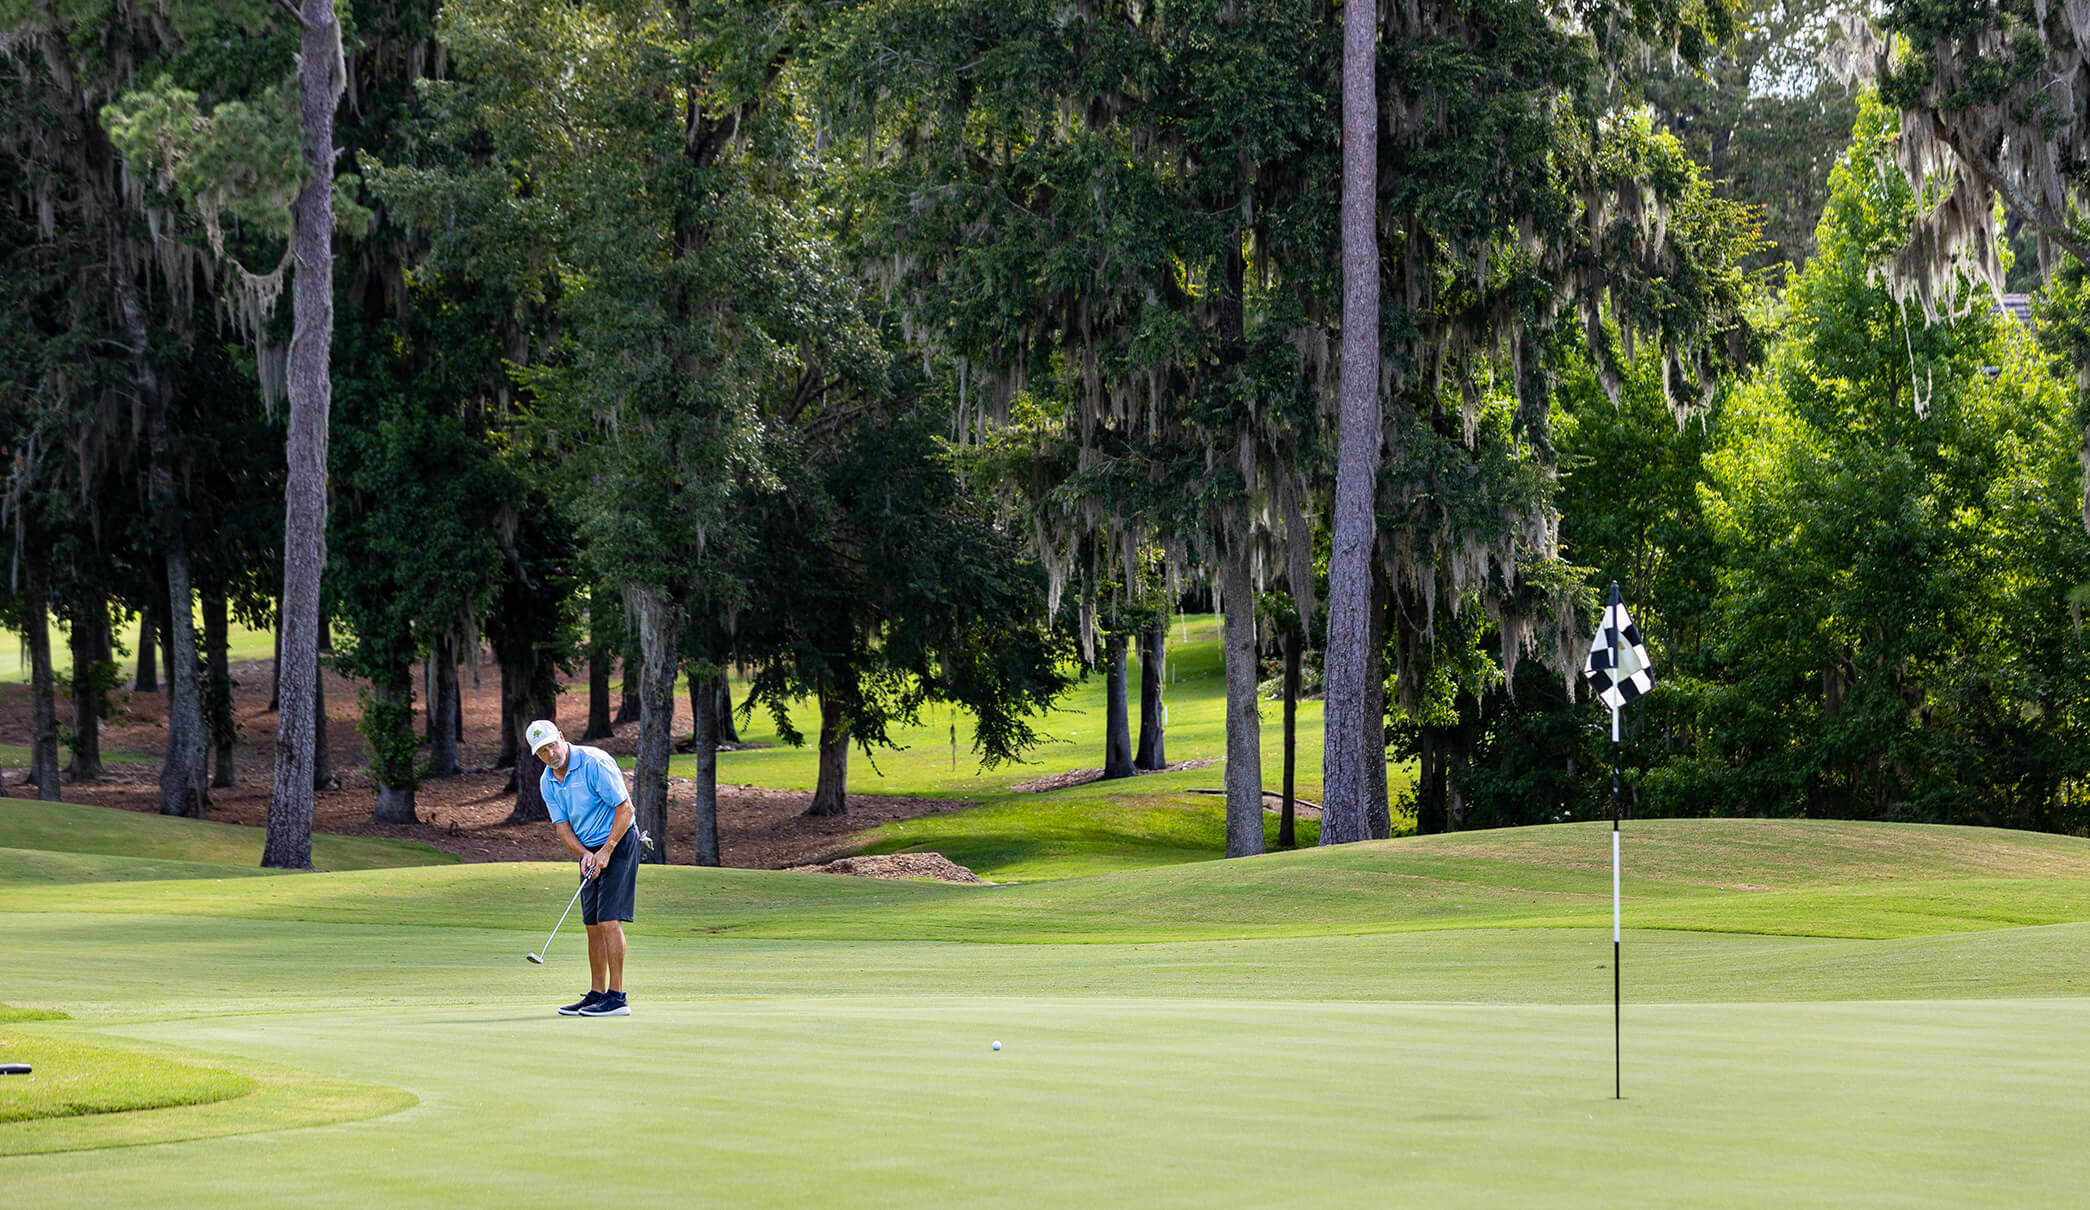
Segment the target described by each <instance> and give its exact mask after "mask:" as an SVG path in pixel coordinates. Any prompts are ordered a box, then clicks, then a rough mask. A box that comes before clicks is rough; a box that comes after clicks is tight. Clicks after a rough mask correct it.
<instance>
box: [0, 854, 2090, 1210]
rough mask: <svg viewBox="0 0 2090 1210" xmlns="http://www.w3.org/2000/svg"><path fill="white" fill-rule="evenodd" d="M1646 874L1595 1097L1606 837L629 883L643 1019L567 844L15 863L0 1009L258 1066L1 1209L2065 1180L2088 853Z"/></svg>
mask: <svg viewBox="0 0 2090 1210" xmlns="http://www.w3.org/2000/svg"><path fill="white" fill-rule="evenodd" d="M1584 850H1589V851H1588V852H1585V851H1584ZM1628 854H1629V856H1628V861H1629V866H1628V870H1629V877H1628V882H1627V890H1628V896H1629V898H1628V917H1627V919H1628V922H1629V923H1637V924H1644V925H1653V924H1660V925H1662V927H1654V928H1635V929H1630V930H1629V931H1628V932H1627V934H1626V937H1625V948H1624V954H1625V961H1624V986H1625V1015H1624V1062H1623V1080H1624V1088H1625V1094H1626V1095H1625V1099H1624V1100H1622V1101H1619V1100H1614V1099H1612V1096H1611V1092H1612V1079H1613V1068H1612V1015H1611V1004H1610V998H1611V987H1612V974H1613V972H1612V969H1611V945H1610V929H1609V904H1608V894H1607V893H1608V888H1609V877H1608V856H1609V844H1608V837H1604V836H1601V835H1599V833H1598V832H1597V831H1596V830H1593V829H1589V828H1581V827H1564V828H1548V829H1531V830H1527V831H1521V832H1506V833H1491V834H1482V835H1477V836H1470V837H1435V838H1427V839H1423V840H1417V841H1404V842H1394V843H1392V844H1388V845H1383V846H1369V845H1360V846H1346V847H1344V848H1342V849H1339V850H1329V851H1326V852H1312V853H1296V854H1284V855H1274V856H1272V857H1270V858H1264V859H1257V860H1255V861H1245V862H1212V863H1202V864H1195V865H1188V866H1171V867H1166V868H1163V869H1156V870H1149V871H1143V872H1134V873H1119V874H1109V875H1101V876H1097V877H1093V878H1082V879H1070V880H1066V881H1063V882H1056V883H1038V884H1030V885H1019V886H1004V887H987V888H977V887H955V886H941V885H929V884H919V885H908V884H880V883H875V882H869V881H863V880H850V879H839V878H830V877H825V876H818V875H796V876H793V875H781V874H758V873H752V872H745V871H698V870H687V869H683V870H649V871H647V873H646V874H645V876H644V877H645V881H644V883H643V884H642V890H641V909H642V915H641V920H640V921H639V923H638V925H636V926H635V927H634V929H633V938H632V953H631V979H630V986H631V991H632V996H633V1005H634V1015H633V1016H632V1017H630V1018H624V1019H609V1020H584V1019H568V1018H560V1017H557V1016H555V1015H553V1014H552V1013H551V1011H550V1008H551V1006H552V1005H554V1004H557V1003H560V1002H562V1001H564V1000H566V999H570V998H571V997H572V996H573V995H574V994H575V993H577V992H578V991H579V990H580V988H581V986H582V985H583V983H584V982H585V978H586V976H585V962H584V958H583V951H582V945H581V938H580V937H579V936H578V935H577V934H576V935H571V936H569V934H568V933H566V932H562V933H561V934H560V936H559V938H558V939H557V940H556V941H555V942H554V943H553V944H552V946H551V947H550V952H549V954H548V958H549V960H550V961H549V965H547V966H544V967H537V966H533V965H530V964H528V963H526V962H524V961H523V955H524V954H525V953H527V952H530V951H533V950H537V949H538V948H539V947H540V946H542V945H543V944H544V941H545V931H546V930H547V929H548V928H549V927H550V923H551V921H552V920H553V919H554V918H555V917H556V916H557V913H558V911H559V909H560V907H561V906H563V904H564V902H565V898H566V891H567V886H568V885H569V884H566V883H565V879H566V878H568V877H570V869H569V868H568V867H551V866H526V865H507V866H475V867H460V866H440V867H428V868H421V869H397V870H372V871H358V872H345V873H336V874H318V875H312V874H306V875H289V876H272V877H265V878H240V879H225V880H222V881H212V880H210V879H209V878H204V877H192V878H184V879H179V880H174V881H159V882H138V881H132V882H125V881H119V880H113V879H114V878H115V877H116V876H118V875H119V874H120V871H117V870H116V868H115V867H114V866H112V867H109V869H107V870H104V871H103V872H104V873H106V874H109V875H111V877H110V878H105V879H103V880H99V881H83V882H78V883H73V884H70V885H66V886H51V885H39V886H16V887H12V888H9V887H7V886H5V885H4V884H5V882H6V874H5V872H4V871H0V911H5V912H7V913H8V917H9V918H8V927H7V928H6V929H4V930H0V971H4V972H6V998H7V1000H8V1002H9V1003H11V1004H13V1005H16V1006H18V1007H20V1008H22V1009H30V1010H62V1011H64V1012H66V1013H68V1014H70V1016H71V1018H72V1019H70V1020H50V1021H40V1022H37V1023H36V1024H35V1025H33V1026H22V1027H16V1028H22V1029H34V1030H36V1031H38V1032H39V1033H40V1034H43V1035H47V1036H49V1037H52V1038H62V1039H68V1040H74V1041H78V1042H82V1043H85V1044H89V1045H102V1046H112V1047H118V1048H128V1047H146V1048H164V1049H156V1050H155V1053H158V1054H161V1055H163V1056H164V1057H167V1058H169V1059H172V1060H174V1061H177V1062H188V1063H215V1064H221V1065H222V1066H223V1067H224V1069H225V1070H228V1071H234V1072H239V1073H243V1074H247V1075H249V1076H250V1077H252V1078H255V1079H256V1080H257V1081H258V1083H259V1085H260V1087H258V1088H257V1090H256V1092H255V1093H253V1094H250V1095H248V1096H243V1097H236V1098H234V1099H232V1100H228V1101H223V1102H218V1103H217V1104H215V1105H212V1106H199V1107H193V1108H184V1109H167V1110H152V1111H148V1112H142V1113H132V1114H110V1115H99V1116H100V1117H102V1118H104V1119H106V1120H108V1121H110V1122H120V1123H128V1124H130V1125H129V1126H128V1127H127V1128H129V1129H135V1130H137V1131H139V1132H140V1133H139V1134H137V1135H135V1136H131V1137H118V1136H115V1135H111V1136H108V1137H104V1138H101V1139H88V1138H84V1137H82V1136H66V1137H65V1138H63V1139H61V1138H59V1137H58V1136H59V1135H60V1134H61V1133H62V1130H61V1128H62V1127H65V1126H66V1124H67V1123H74V1124H81V1123H86V1122H88V1121H90V1119H67V1120H65V1121H64V1122H53V1121H46V1122H36V1123H17V1124H13V1125H0V1152H6V1151H14V1152H25V1153H26V1152H32V1151H42V1152H45V1153H39V1154H14V1155H11V1156H7V1157H5V1158H0V1188H5V1189H6V1190H7V1197H6V1204H7V1205H8V1207H9V1210H16V1208H17V1207H21V1208H24V1210H27V1208H31V1207H46V1206H49V1207H59V1206H75V1205H85V1204H92V1205H96V1206H117V1207H122V1206H153V1207H166V1206H172V1207H182V1206H197V1207H206V1206H208V1207H213V1208H216V1207H221V1206H223V1205H225V1204H227V1202H229V1201H246V1202H255V1203H261V1204H298V1205H314V1206H357V1207H361V1206H366V1205H370V1204H373V1203H382V1204H396V1205H401V1206H409V1207H412V1206H454V1205H500V1206H521V1207H534V1206H545V1207H551V1206H567V1205H571V1204H573V1203H574V1202H575V1201H577V1200H582V1199H589V1198H600V1199H607V1200H613V1201H617V1202H621V1203H626V1204H645V1205H652V1204H662V1205H667V1204H672V1205H717V1206H735V1207H739V1206H792V1207H802V1206H807V1205H850V1206H872V1207H879V1206H895V1207H898V1206H908V1207H919V1206H921V1205H924V1204H933V1205H944V1204H961V1205H1007V1206H1024V1207H1032V1206H1046V1207H1057V1206H1067V1207H1076V1206H1079V1207H1093V1206H1118V1205H1133V1206H1185V1207H1188V1206H1200V1207H1209V1206H1214V1205H1286V1206H1330V1207H1335V1206H1344V1207H1348V1206H1358V1205H1372V1204H1393V1205H1414V1206H1432V1207H1438V1206H1443V1207H1468V1206H1471V1207H1484V1206H1485V1207H1497V1206H1503V1205H1546V1206H1548V1207H1553V1206H1560V1207H1584V1206H1587V1207H1598V1206H1603V1207H1607V1208H1608V1207H1616V1206H1620V1205H1630V1206H1636V1207H1640V1206H1676V1207H1730V1206H1731V1207H1752V1208H1753V1207H1761V1206H1765V1205H1843V1204H1856V1205H1871V1206H1939V1207H1945V1206H1952V1207H1959V1206H1967V1205H1999V1206H2003V1205H2007V1206H2011V1207H2046V1206H2055V1207H2059V1206H2079V1205H2080V1204H2081V1190H2082V1189H2084V1188H2086V1187H2090V1149H2085V1148H2084V1147H2083V1146H2082V1138H2083V1136H2082V1129H2083V1123H2084V1122H2085V1121H2086V1120H2090V1052H2085V1051H2084V1049H2083V1048H2082V1047H2081V1046H2080V1045H2078V1044H2077V1040H2078V1039H2080V1038H2081V1037H2082V1036H2083V1035H2084V1033H2085V1031H2086V1030H2090V896H2086V894H2085V890H2086V888H2090V841H2085V840H2082V839H2080V838H2068V837H2039V836H2025V835H2022V834H2014V833H1995V832H1984V831H1980V830H1974V829H1921V828H1890V827H1884V826H1880V825H1872V826H1869V827H1868V826H1866V825H1845V824H1836V825H1827V824H1822V825H1817V824H1800V825H1766V824H1761V823H1754V822H1751V823H1710V822H1705V821H1668V822H1665V823H1663V824H1660V825H1657V824H1646V825H1637V826H1636V834H1635V836H1634V837H1633V838H1631V839H1629V841H1628ZM1636 855H1637V859H1638V865H1637V866H1635V865H1633V864H1631V863H1632V862H1633V861H1634V860H1635V856H1636ZM105 860H106V861H108V862H121V861H123V860H125V859H123V858H119V857H109V858H106V859H105ZM1665 913H1666V915H1665ZM2028 922H2029V923H2028ZM571 924H572V922H569V930H570V929H571ZM1077 942H1078V943H1077ZM996 1040H999V1041H1001V1042H1002V1043H1003V1047H1004V1048H1003V1049H1002V1050H1001V1051H999V1052H996V1051H993V1050H991V1049H990V1044H991V1043H992V1042H994V1041H996ZM350 1086H353V1087H352V1088H351V1087H350ZM272 1089H273V1090H276V1092H277V1093H278V1094H279V1095H280V1094H281V1093H282V1092H283V1091H284V1090H299V1089H313V1090H320V1092H321V1094H322V1095H319V1096H318V1100H319V1101H321V1102H323V1103H322V1104H320V1105H319V1106H318V1107H316V1108H310V1109H308V1111H307V1112H306V1113H305V1115H304V1116H298V1115H297V1114H295V1113H292V1112H290V1111H288V1110H283V1109H278V1108H275V1107H273V1106H271V1104H270V1103H268V1102H266V1101H264V1100H263V1099H262V1098H263V1097H264V1096H265V1095H267V1094H268V1093H269V1092H270V1091H271V1090H272ZM329 1089H334V1090H347V1091H343V1092H339V1093H338V1094H331V1093H326V1092H325V1090H329ZM357 1090H360V1091H357ZM351 1102H352V1103H353V1104H352V1109H353V1111H350V1109H351ZM407 1106H411V1107H410V1108H407ZM323 1110H324V1111H327V1112H322V1111H323ZM395 1110H396V1111H397V1112H394V1111H395ZM206 1112H207V1113H211V1114H215V1115H216V1116H215V1117H213V1118H212V1119H211V1120H210V1121H209V1122H207V1123H206V1122H198V1121H195V1120H191V1119H192V1118H194V1117H196V1116H200V1115H202V1114H204V1113H206ZM329 1112H331V1113H332V1114H333V1115H334V1116H332V1117H329V1116H328V1113H329ZM183 1115H189V1116H188V1117H184V1116H183ZM350 1119H353V1120H350ZM29 1127H33V1128H36V1129H37V1130H40V1131H43V1132H45V1134H44V1136H42V1137H31V1133H32V1132H31V1131H29V1130H28V1129H25V1128H29ZM206 1127H207V1128H206ZM293 1127H294V1128H293ZM10 1131H13V1132H15V1133H14V1134H12V1135H11V1134H10V1133H9V1132H10ZM148 1139H158V1140H166V1142H165V1144H164V1145H155V1146H113V1145H111V1144H116V1143H122V1142H134V1141H146V1140H148ZM180 1139H186V1140H187V1141H180V1142H176V1141H174V1140H180ZM60 1143H62V1144H63V1145H66V1146H75V1147H93V1148H97V1149H95V1150H84V1151H72V1152H64V1153H57V1152H49V1151H47V1148H48V1147H49V1146H52V1145H57V1144H60Z"/></svg>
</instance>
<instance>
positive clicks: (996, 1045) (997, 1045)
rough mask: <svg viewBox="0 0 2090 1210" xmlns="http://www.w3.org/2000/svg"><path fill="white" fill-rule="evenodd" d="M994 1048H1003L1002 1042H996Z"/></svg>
mask: <svg viewBox="0 0 2090 1210" xmlns="http://www.w3.org/2000/svg"><path fill="white" fill-rule="evenodd" d="M994 1049H996V1050H1000V1049H1001V1043H999V1042H996V1043H995V1044H994Z"/></svg>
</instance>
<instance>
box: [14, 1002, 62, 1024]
mask: <svg viewBox="0 0 2090 1210" xmlns="http://www.w3.org/2000/svg"><path fill="white" fill-rule="evenodd" d="M65 1018H66V1014H64V1013H62V1012H59V1011H58V1010H57V1009H55V1008H16V1007H15V1006H14V1005H12V1004H0V1025H8V1024H12V1023H14V1022H16V1021H63V1020H65Z"/></svg>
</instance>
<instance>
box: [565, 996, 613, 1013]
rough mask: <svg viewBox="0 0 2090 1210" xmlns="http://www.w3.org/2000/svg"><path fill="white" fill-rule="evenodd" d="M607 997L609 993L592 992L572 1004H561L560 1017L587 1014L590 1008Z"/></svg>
mask: <svg viewBox="0 0 2090 1210" xmlns="http://www.w3.org/2000/svg"><path fill="white" fill-rule="evenodd" d="M607 995H609V993H608V992H598V991H590V992H589V993H588V994H587V995H585V996H582V997H581V998H580V999H578V1000H575V1001H574V1002H573V1003H571V1004H561V1005H560V1006H559V1015H560V1016H562V1017H578V1016H580V1015H581V1014H582V1013H584V1012H587V1011H588V1009H589V1008H591V1007H593V1006H594V1005H596V1004H598V1003H600V1002H601V1000H602V998H603V997H604V996H607Z"/></svg>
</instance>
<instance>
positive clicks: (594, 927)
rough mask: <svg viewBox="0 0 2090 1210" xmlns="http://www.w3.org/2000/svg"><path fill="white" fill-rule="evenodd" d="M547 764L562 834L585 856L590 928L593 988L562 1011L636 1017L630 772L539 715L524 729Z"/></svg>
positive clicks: (635, 855)
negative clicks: (629, 929)
mask: <svg viewBox="0 0 2090 1210" xmlns="http://www.w3.org/2000/svg"><path fill="white" fill-rule="evenodd" d="M523 736H524V738H525V739H526V740H527V741H528V743H529V745H530V751H532V752H535V753H536V754H537V759H538V760H541V761H543V762H544V775H543V777H541V778H540V779H539V781H538V784H539V785H540V786H542V787H543V790H544V807H545V810H546V811H548V812H549V813H550V814H551V818H552V826H553V827H555V828H556V829H557V830H558V834H559V840H560V841H561V842H562V843H564V844H565V846H566V847H567V848H569V849H571V850H573V851H574V853H576V854H577V855H579V857H580V859H581V878H582V883H581V923H582V924H585V925H586V926H587V927H588V978H589V984H588V994H587V995H585V996H582V997H581V998H580V999H579V1000H577V1001H575V1002H574V1003H572V1004H566V1005H562V1006H560V1008H559V1012H560V1014H561V1015H563V1016H568V1017H628V1016H630V1015H631V1006H630V1005H629V1004H628V1003H626V1002H625V999H624V922H625V921H628V920H630V919H631V910H632V906H633V904H634V902H635V901H636V900H637V898H638V882H639V833H638V829H637V828H635V827H633V826H632V819H633V815H632V809H631V796H630V795H629V794H626V793H625V792H624V774H623V773H622V772H620V771H619V770H618V768H617V762H616V761H614V760H611V759H610V754H609V753H607V752H604V751H603V750H602V749H600V748H590V747H586V746H583V745H575V744H569V743H567V742H566V737H565V736H564V735H562V734H560V733H559V728H558V725H557V724H555V723H553V722H551V721H549V720H547V719H539V720H537V721H536V722H534V723H531V724H530V726H529V729H528V730H527V731H525V732H523Z"/></svg>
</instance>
